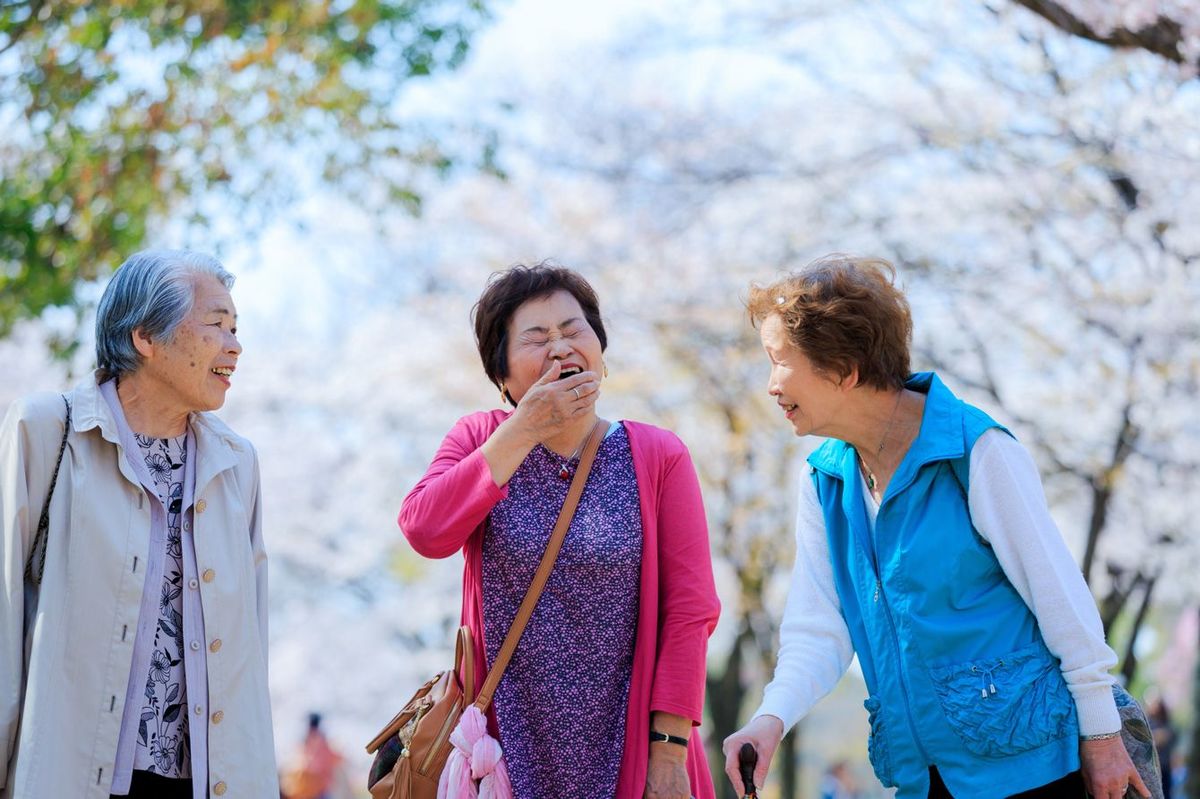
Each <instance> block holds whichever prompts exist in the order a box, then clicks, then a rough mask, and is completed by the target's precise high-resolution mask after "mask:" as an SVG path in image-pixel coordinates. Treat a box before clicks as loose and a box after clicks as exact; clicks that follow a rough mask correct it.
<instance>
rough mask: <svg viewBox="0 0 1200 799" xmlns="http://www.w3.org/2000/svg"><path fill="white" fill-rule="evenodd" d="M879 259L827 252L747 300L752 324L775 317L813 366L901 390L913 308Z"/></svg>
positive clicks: (891, 269) (892, 270)
mask: <svg viewBox="0 0 1200 799" xmlns="http://www.w3.org/2000/svg"><path fill="white" fill-rule="evenodd" d="M895 281H896V269H895V267H893V266H892V265H891V264H890V263H888V262H887V261H886V260H884V259H883V258H858V257H853V256H850V255H843V254H841V253H834V254H832V255H826V256H824V257H823V258H818V259H817V260H815V261H813V262H812V263H810V264H808V265H807V266H805V267H804V268H803V269H801V270H800V271H799V272H796V273H793V274H790V275H788V276H786V277H784V278H781V279H779V280H777V281H775V282H774V283H771V284H770V285H767V286H760V285H758V284H754V285H752V286H751V287H750V295H749V297H748V298H747V300H746V309H747V311H749V313H750V321H751V324H753V325H755V326H756V327H757V326H758V325H759V324H761V323H762V322H763V321H764V320H765V319H766V318H767V317H769V316H772V315H774V316H778V317H779V318H780V319H781V320H782V322H783V325H784V328H785V329H786V330H787V335H788V339H789V340H790V341H791V342H792V343H793V344H795V345H796V346H797V347H799V348H800V350H801V352H803V353H804V355H805V356H806V357H807V358H808V359H809V360H810V361H812V363H813V366H814V367H816V369H817V370H818V371H820V372H823V373H826V374H829V375H833V376H836V377H838V378H839V379H845V378H847V377H849V376H850V373H851V372H852V371H853V370H854V369H858V380H859V384H860V385H867V386H872V387H874V388H878V389H900V388H903V387H904V381H905V379H906V378H907V377H908V376H909V346H910V345H911V343H912V312H911V311H910V310H909V307H908V300H907V299H906V298H905V296H904V292H902V291H901V290H900V289H899V287H897V286H896V282H895Z"/></svg>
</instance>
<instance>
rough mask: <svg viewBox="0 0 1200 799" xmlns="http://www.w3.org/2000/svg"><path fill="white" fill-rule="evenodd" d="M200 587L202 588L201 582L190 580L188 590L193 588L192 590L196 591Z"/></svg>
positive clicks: (194, 579)
mask: <svg viewBox="0 0 1200 799" xmlns="http://www.w3.org/2000/svg"><path fill="white" fill-rule="evenodd" d="M199 587H200V581H199V580H197V579H196V578H195V577H193V578H192V579H190V580H188V588H191V589H192V590H195V589H197V588H199Z"/></svg>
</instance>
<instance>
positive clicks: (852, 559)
mask: <svg viewBox="0 0 1200 799" xmlns="http://www.w3.org/2000/svg"><path fill="white" fill-rule="evenodd" d="M907 386H908V388H910V389H912V390H914V391H919V392H922V393H924V394H926V395H927V399H926V402H925V415H924V419H923V421H922V423H921V430H920V433H919V434H918V435H917V438H916V440H915V441H914V442H913V444H912V447H911V448H910V449H909V451H908V453H907V454H906V455H905V456H904V460H903V461H902V462H901V464H900V466H899V467H898V468H897V470H896V473H895V475H894V476H893V477H892V480H891V482H890V483H889V484H888V487H887V493H886V494H885V496H884V497H883V502H882V503H881V505H880V508H879V515H878V517H877V519H876V525H875V534H874V536H872V534H871V529H870V527H869V526H868V523H867V514H866V508H865V507H864V505H863V494H862V481H861V480H860V479H859V471H858V464H857V456H856V454H855V451H854V448H853V447H851V446H850V445H848V444H846V443H845V442H842V441H838V440H835V439H830V440H828V441H826V442H825V443H824V444H822V445H821V446H820V447H819V448H818V449H817V451H816V452H814V453H813V454H812V455H811V456H810V457H809V459H808V462H809V464H810V465H811V466H812V478H813V482H814V483H815V484H816V488H817V496H818V498H819V499H820V502H821V507H822V509H823V512H824V516H825V526H826V530H827V533H828V537H829V551H830V556H831V560H832V563H833V574H834V580H835V582H836V585H837V592H838V597H839V598H840V600H841V604H842V614H843V615H844V616H845V619H846V624H847V626H848V627H849V629H850V637H851V639H852V640H853V642H854V649H855V652H856V653H857V655H858V659H859V662H860V663H861V665H862V671H863V675H864V676H865V677H866V682H867V688H868V690H869V692H870V696H869V698H868V699H867V701H866V708H867V711H868V713H869V714H870V723H871V735H870V738H869V741H868V751H869V754H870V758H871V765H872V766H873V767H874V769H875V775H876V776H877V777H878V778H879V780H880V782H882V783H883V784H884V785H885V786H888V787H897V788H899V791H898V792H897V794H896V795H897V797H899V799H908V798H909V797H912V799H917V798H918V797H920V798H921V799H924V797H926V796H927V795H928V793H929V773H928V770H929V767H930V766H931V765H936V766H937V768H938V771H939V772H940V773H941V775H942V779H943V780H944V781H945V783H946V786H947V787H948V788H949V789H950V792H951V793H952V794H953V795H954V796H955V797H956V799H974V798H975V797H978V799H997V797H1003V796H1009V795H1011V794H1015V793H1019V792H1021V791H1026V790H1029V789H1031V788H1035V787H1038V786H1040V785H1045V784H1046V783H1049V782H1053V781H1054V780H1056V779H1058V778H1060V777H1062V776H1064V775H1065V774H1067V773H1069V772H1071V771H1074V770H1076V769H1078V768H1079V743H1078V735H1079V725H1078V721H1077V719H1076V714H1075V703H1074V702H1073V701H1072V699H1071V695H1070V693H1069V692H1068V691H1067V686H1066V683H1065V682H1064V681H1063V678H1062V673H1061V671H1060V668H1059V661H1058V659H1057V658H1055V657H1054V656H1053V655H1052V654H1051V653H1050V651H1049V650H1048V649H1047V648H1046V644H1045V642H1044V641H1043V640H1042V635H1041V633H1040V632H1039V630H1038V627H1037V621H1036V619H1035V618H1034V616H1033V614H1032V613H1031V612H1030V611H1029V609H1028V608H1027V607H1026V606H1025V603H1024V602H1023V601H1022V600H1021V597H1020V595H1019V594H1018V593H1017V591H1016V589H1014V588H1013V586H1012V584H1011V583H1010V582H1009V581H1008V578H1006V577H1005V575H1004V571H1003V570H1002V569H1001V568H1000V564H999V562H998V561H997V560H996V556H995V555H994V554H993V553H992V549H991V547H990V546H989V545H988V544H987V543H986V542H985V541H984V540H983V539H982V538H981V537H980V536H979V534H978V533H977V532H976V531H975V528H974V527H973V526H972V524H971V516H970V512H969V511H968V508H967V474H968V469H967V465H968V464H969V458H970V454H971V447H972V446H973V445H974V444H975V441H976V440H977V439H978V438H979V436H980V435H982V434H983V433H984V431H986V430H988V429H990V428H992V427H1000V425H998V424H997V423H996V422H994V421H993V420H992V419H991V418H989V417H988V416H987V415H986V414H984V413H982V412H981V411H979V410H978V409H976V408H973V407H972V406H970V405H967V404H966V403H964V402H963V401H961V400H960V399H958V398H957V397H955V396H954V395H953V394H951V393H950V391H949V389H947V388H946V386H945V385H944V384H943V383H942V381H941V380H939V379H938V377H937V376H936V375H934V374H933V373H932V372H925V373H918V374H914V375H913V376H912V377H911V378H909V380H908V382H907ZM1001 429H1003V428H1001ZM1006 432H1007V431H1006Z"/></svg>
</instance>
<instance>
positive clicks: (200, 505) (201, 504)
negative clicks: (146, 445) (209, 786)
mask: <svg viewBox="0 0 1200 799" xmlns="http://www.w3.org/2000/svg"><path fill="white" fill-rule="evenodd" d="M207 507H208V503H207V502H205V501H204V500H202V499H200V500H196V513H204V509H205V508H207ZM217 784H218V785H220V784H222V783H217Z"/></svg>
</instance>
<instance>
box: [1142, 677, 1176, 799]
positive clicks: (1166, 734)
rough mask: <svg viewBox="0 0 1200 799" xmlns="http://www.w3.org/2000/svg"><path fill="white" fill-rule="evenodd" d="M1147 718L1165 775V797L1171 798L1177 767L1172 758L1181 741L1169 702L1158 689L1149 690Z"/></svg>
mask: <svg viewBox="0 0 1200 799" xmlns="http://www.w3.org/2000/svg"><path fill="white" fill-rule="evenodd" d="M1146 693H1147V697H1146V719H1147V720H1148V721H1149V722H1150V733H1151V734H1152V735H1153V736H1154V751H1155V752H1157V753H1158V763H1159V766H1160V767H1161V768H1162V775H1163V799H1171V796H1172V793H1173V788H1174V780H1173V779H1172V777H1173V776H1174V771H1175V769H1174V768H1173V767H1172V766H1173V764H1172V758H1173V757H1174V756H1175V745H1176V744H1177V743H1179V735H1178V733H1176V732H1175V727H1174V726H1173V725H1172V724H1171V714H1170V712H1169V711H1168V710H1167V703H1166V702H1165V701H1164V700H1163V697H1162V694H1160V693H1159V692H1158V691H1147V692H1146Z"/></svg>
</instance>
